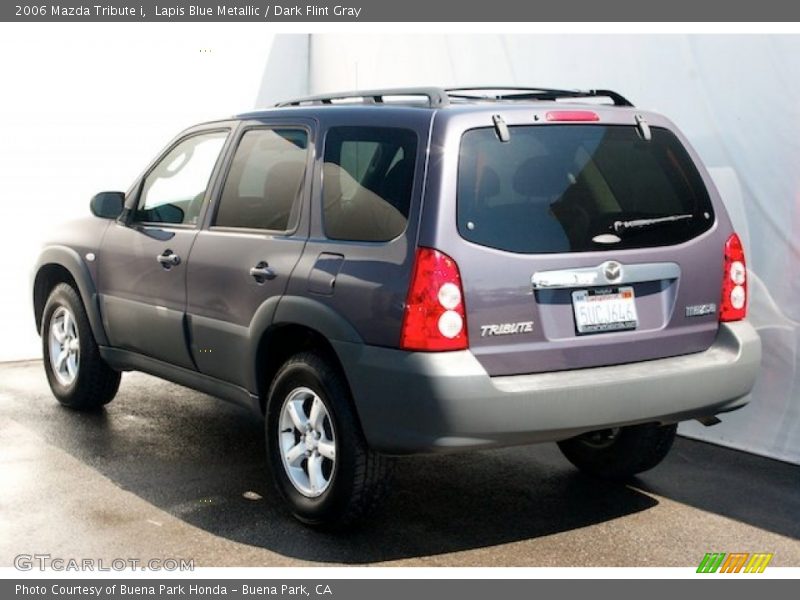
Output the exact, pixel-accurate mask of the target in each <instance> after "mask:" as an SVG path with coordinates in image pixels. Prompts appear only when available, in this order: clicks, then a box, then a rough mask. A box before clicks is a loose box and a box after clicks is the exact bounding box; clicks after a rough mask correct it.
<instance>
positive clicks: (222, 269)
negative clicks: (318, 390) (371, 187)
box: [187, 122, 313, 387]
mask: <svg viewBox="0 0 800 600" xmlns="http://www.w3.org/2000/svg"><path fill="white" fill-rule="evenodd" d="M312 132H313V128H312V124H311V123H310V122H306V123H304V122H281V123H251V124H248V125H246V126H243V127H242V129H241V130H240V131H239V132H238V133H237V139H236V141H235V148H234V150H233V152H232V159H231V160H230V163H229V164H228V165H226V167H225V173H224V175H223V177H222V178H221V179H220V185H219V188H218V189H217V190H215V194H214V195H215V197H216V204H215V206H214V209H213V210H212V211H211V212H210V214H209V216H208V218H207V223H208V226H207V227H206V228H204V229H203V230H202V231H201V232H200V233H199V234H198V235H197V239H196V241H195V243H194V246H193V248H192V253H191V258H190V260H189V270H188V280H187V288H188V320H189V329H190V334H191V351H192V356H193V358H194V360H195V361H196V363H197V366H198V368H199V370H200V371H201V372H203V373H205V374H207V375H210V376H213V377H217V378H219V379H223V380H225V381H229V382H231V383H235V384H237V385H242V386H245V387H246V386H247V385H248V383H249V381H248V377H249V376H250V375H251V374H252V365H249V364H247V363H246V361H245V360H244V357H246V356H248V355H249V351H250V342H251V334H250V327H251V324H252V323H253V321H254V319H260V318H267V319H269V318H270V311H272V310H274V308H275V306H276V302H277V299H278V298H280V296H281V295H282V294H283V292H284V290H285V289H286V285H287V283H288V281H289V278H290V276H291V274H292V271H293V270H294V267H295V265H296V264H297V262H298V260H299V259H300V255H301V254H302V252H303V248H304V245H305V242H306V239H307V238H308V214H307V213H308V211H307V209H304V207H305V205H306V203H307V198H308V195H309V192H308V182H310V179H309V178H308V177H307V173H308V172H309V171H310V166H311V160H312V153H311V152H310V148H311V147H312Z"/></svg>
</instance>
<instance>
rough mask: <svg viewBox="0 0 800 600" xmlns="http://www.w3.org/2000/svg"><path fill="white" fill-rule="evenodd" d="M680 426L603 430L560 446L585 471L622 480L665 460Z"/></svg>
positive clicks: (604, 477) (645, 426)
mask: <svg viewBox="0 0 800 600" xmlns="http://www.w3.org/2000/svg"><path fill="white" fill-rule="evenodd" d="M677 429H678V426H677V425H657V424H654V423H646V424H644V425H632V426H629V427H617V428H614V429H603V430H599V431H592V432H589V433H585V434H583V435H580V436H578V437H574V438H571V439H568V440H564V441H562V442H558V447H559V448H560V449H561V452H562V453H563V454H564V456H566V457H567V460H569V461H570V462H571V463H572V464H573V465H575V466H576V467H578V468H579V469H580V470H581V471H584V472H586V473H589V474H590V475H593V476H595V477H599V478H603V479H612V480H617V481H619V480H625V479H627V478H629V477H632V476H633V475H636V474H637V473H641V472H643V471H647V470H649V469H652V468H653V467H655V466H656V465H657V464H658V463H660V462H661V461H662V460H664V458H665V457H666V456H667V454H668V453H669V450H670V448H672V443H673V442H674V441H675V433H676V431H677Z"/></svg>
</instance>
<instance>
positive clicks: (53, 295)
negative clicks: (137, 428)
mask: <svg viewBox="0 0 800 600" xmlns="http://www.w3.org/2000/svg"><path fill="white" fill-rule="evenodd" d="M41 334H42V354H43V356H44V370H45V373H46V374H47V381H48V383H49V384H50V389H51V390H52V391H53V395H54V396H55V397H56V399H57V400H58V401H59V402H60V403H61V404H62V405H64V406H67V407H69V408H74V409H76V410H96V409H98V408H100V407H101V406H104V405H106V404H108V403H109V402H111V400H113V399H114V396H115V395H116V393H117V390H118V389H119V382H120V373H119V372H118V371H115V370H114V369H112V368H111V367H109V366H108V364H106V362H105V361H104V360H103V359H102V358H101V357H100V353H99V351H98V349H97V343H96V342H95V340H94V336H93V335H92V329H91V327H90V325H89V319H88V317H87V316H86V310H85V309H84V307H83V302H81V298H80V296H78V293H77V292H76V291H75V290H74V289H73V288H72V286H70V285H69V284H66V283H60V284H58V285H57V286H56V287H54V288H53V290H52V291H51V292H50V296H49V297H48V298H47V303H46V304H45V307H44V312H43V313H42V331H41ZM59 337H60V338H62V340H61V341H59V339H58V338H59ZM62 352H66V354H65V358H64V360H62V361H60V360H59V359H60V357H61V353H62ZM59 365H60V366H59Z"/></svg>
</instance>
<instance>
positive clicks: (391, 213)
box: [322, 127, 417, 242]
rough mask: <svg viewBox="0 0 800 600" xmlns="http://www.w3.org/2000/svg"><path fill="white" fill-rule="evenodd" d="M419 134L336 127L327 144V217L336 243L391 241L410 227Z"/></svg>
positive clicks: (329, 232) (324, 188) (328, 231)
mask: <svg viewBox="0 0 800 600" xmlns="http://www.w3.org/2000/svg"><path fill="white" fill-rule="evenodd" d="M416 156H417V135H416V133H414V132H413V131H411V130H408V129H398V128H393V127H333V128H331V129H330V131H328V135H327V137H326V140H325V154H324V157H325V158H324V165H323V182H322V195H323V216H324V225H325V235H326V236H327V237H328V238H330V239H335V240H352V241H363V242H385V241H388V240H391V239H393V238H396V237H397V236H398V235H400V234H401V233H403V231H405V228H406V224H407V222H408V212H409V208H410V205H411V191H412V187H413V183H414V170H415V166H416Z"/></svg>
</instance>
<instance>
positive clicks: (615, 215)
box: [458, 125, 714, 253]
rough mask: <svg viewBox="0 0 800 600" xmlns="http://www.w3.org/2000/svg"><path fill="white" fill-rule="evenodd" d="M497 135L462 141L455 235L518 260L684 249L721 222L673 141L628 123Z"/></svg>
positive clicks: (488, 132) (473, 134)
mask: <svg viewBox="0 0 800 600" xmlns="http://www.w3.org/2000/svg"><path fill="white" fill-rule="evenodd" d="M510 130H511V140H510V141H509V142H505V143H503V142H501V141H500V140H498V138H497V136H496V134H495V132H494V129H493V128H485V129H484V128H482V129H473V130H470V131H467V132H466V133H464V135H463V137H462V140H461V148H460V156H459V166H458V229H459V232H460V234H461V236H462V237H463V238H465V239H467V240H469V241H472V242H475V243H477V244H481V245H484V246H490V247H492V248H498V249H501V250H507V251H510V252H520V253H547V252H583V251H592V250H593V251H597V250H603V249H619V248H640V247H647V246H662V245H669V244H678V243H681V242H684V241H687V240H689V239H691V238H693V237H695V236H697V235H699V234H700V233H702V232H703V231H706V230H708V229H709V228H710V227H711V224H712V223H713V221H714V218H713V212H712V208H711V202H710V200H709V196H708V192H707V190H706V188H705V185H704V183H703V181H702V178H701V176H700V174H699V173H698V171H697V169H696V167H695V166H694V163H693V162H692V160H691V158H690V157H689V155H688V153H687V152H686V150H685V149H684V147H683V145H682V144H681V143H680V141H678V139H677V138H676V137H675V135H674V134H673V133H672V132H670V131H668V130H666V129H663V128H658V127H653V128H651V133H652V139H650V140H644V139H642V137H641V136H640V135H639V133H638V131H637V129H636V128H635V127H632V126H624V125H612V126H604V125H546V126H522V127H511V128H510Z"/></svg>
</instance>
